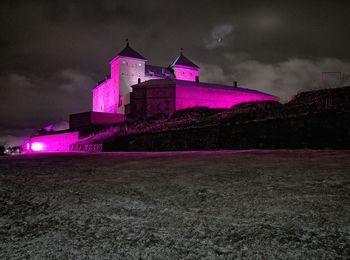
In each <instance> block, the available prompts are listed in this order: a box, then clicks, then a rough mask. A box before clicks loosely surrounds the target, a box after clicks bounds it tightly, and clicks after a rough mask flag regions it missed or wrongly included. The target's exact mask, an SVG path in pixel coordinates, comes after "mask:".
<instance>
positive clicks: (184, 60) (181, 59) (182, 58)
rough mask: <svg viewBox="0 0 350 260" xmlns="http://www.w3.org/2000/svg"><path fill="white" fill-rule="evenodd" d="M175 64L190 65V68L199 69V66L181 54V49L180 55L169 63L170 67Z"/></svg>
mask: <svg viewBox="0 0 350 260" xmlns="http://www.w3.org/2000/svg"><path fill="white" fill-rule="evenodd" d="M176 65H178V66H185V67H192V68H197V69H199V66H197V65H196V64H194V63H193V62H192V61H190V60H189V59H188V58H186V57H185V56H184V55H183V54H182V49H181V51H180V55H179V56H178V57H177V58H176V59H175V60H174V61H173V63H172V64H171V65H170V67H175V66H176Z"/></svg>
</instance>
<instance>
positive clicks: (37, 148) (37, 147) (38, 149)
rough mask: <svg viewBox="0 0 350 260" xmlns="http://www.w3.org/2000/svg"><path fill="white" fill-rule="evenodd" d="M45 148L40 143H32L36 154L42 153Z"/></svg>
mask: <svg viewBox="0 0 350 260" xmlns="http://www.w3.org/2000/svg"><path fill="white" fill-rule="evenodd" d="M43 147H44V146H43V144H42V143H38V142H35V143H32V150H33V151H35V152H38V151H41V150H42V149H43Z"/></svg>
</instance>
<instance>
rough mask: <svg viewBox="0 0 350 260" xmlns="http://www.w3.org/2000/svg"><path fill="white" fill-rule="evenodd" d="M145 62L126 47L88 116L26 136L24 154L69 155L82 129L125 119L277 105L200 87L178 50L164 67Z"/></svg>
mask: <svg viewBox="0 0 350 260" xmlns="http://www.w3.org/2000/svg"><path fill="white" fill-rule="evenodd" d="M146 62H147V59H146V58H145V57H143V56H142V55H141V54H140V53H138V52H137V51H135V50H134V49H132V48H131V47H130V44H129V42H128V41H127V43H126V47H125V48H124V49H123V50H122V51H121V52H119V53H118V54H117V55H116V57H115V58H113V59H112V60H111V61H110V62H109V64H110V66H111V67H110V68H111V73H110V75H108V76H106V77H105V78H104V79H103V80H102V81H100V82H98V83H96V87H95V88H94V89H93V90H92V96H93V103H92V111H90V112H85V113H79V114H72V115H70V117H69V129H67V130H64V131H60V132H55V133H50V134H49V135H48V134H44V135H41V134H39V135H36V136H32V137H31V138H30V139H29V140H27V142H26V144H25V149H26V150H28V151H41V152H42V151H45V152H46V151H47V152H49V151H69V148H68V147H69V145H70V144H72V143H76V142H78V141H79V140H80V138H81V137H82V136H83V135H84V134H86V133H87V130H86V129H87V128H88V129H93V128H94V127H95V126H98V125H105V124H111V123H118V122H122V121H124V120H126V118H127V117H130V118H139V119H144V118H148V117H153V116H165V117H166V116H169V115H170V114H171V113H173V112H174V111H176V110H180V109H185V108H188V107H198V106H202V107H209V108H229V107H231V106H233V105H235V104H238V103H242V102H249V101H258V100H276V99H277V97H275V96H273V95H269V94H266V93H263V92H260V91H257V90H251V89H245V88H239V87H238V86H237V82H233V85H231V86H227V85H220V84H212V83H204V82H201V81H200V80H199V71H200V67H199V66H197V65H196V64H194V63H193V62H192V61H191V60H189V59H188V58H186V57H185V56H184V55H183V51H182V49H181V52H180V55H179V56H178V57H177V58H176V59H175V60H174V62H173V63H172V64H171V65H169V66H168V67H161V66H154V65H148V64H146ZM95 128H96V127H95ZM33 144H35V145H33ZM33 148H34V149H33Z"/></svg>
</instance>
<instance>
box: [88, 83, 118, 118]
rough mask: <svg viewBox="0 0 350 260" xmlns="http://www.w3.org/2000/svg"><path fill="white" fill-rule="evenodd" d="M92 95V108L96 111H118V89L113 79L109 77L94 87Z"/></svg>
mask: <svg viewBox="0 0 350 260" xmlns="http://www.w3.org/2000/svg"><path fill="white" fill-rule="evenodd" d="M92 95H93V98H92V110H93V111H94V112H104V113H115V112H116V108H117V106H118V99H119V97H118V90H117V88H115V87H114V86H113V81H112V79H108V80H106V81H105V82H103V83H101V84H100V85H98V86H97V87H96V88H94V89H93V90H92ZM117 97H118V99H117Z"/></svg>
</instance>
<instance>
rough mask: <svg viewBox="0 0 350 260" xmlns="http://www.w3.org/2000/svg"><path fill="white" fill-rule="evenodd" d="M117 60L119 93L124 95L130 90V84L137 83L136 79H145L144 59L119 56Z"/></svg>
mask: <svg viewBox="0 0 350 260" xmlns="http://www.w3.org/2000/svg"><path fill="white" fill-rule="evenodd" d="M118 61H119V91H120V93H119V95H120V96H124V95H125V94H127V93H130V92H131V91H132V88H131V86H132V85H134V84H137V83H138V79H139V78H140V79H141V81H144V80H145V61H144V60H139V59H133V58H126V57H120V58H119V59H118Z"/></svg>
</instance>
